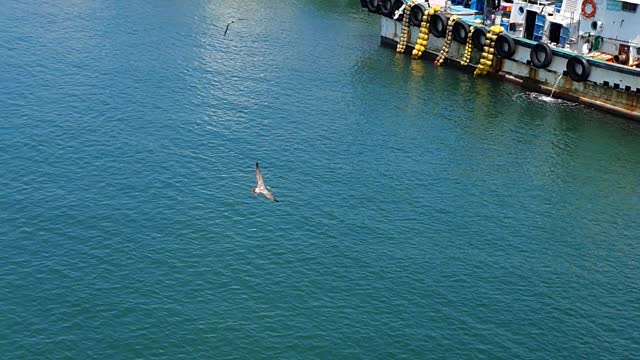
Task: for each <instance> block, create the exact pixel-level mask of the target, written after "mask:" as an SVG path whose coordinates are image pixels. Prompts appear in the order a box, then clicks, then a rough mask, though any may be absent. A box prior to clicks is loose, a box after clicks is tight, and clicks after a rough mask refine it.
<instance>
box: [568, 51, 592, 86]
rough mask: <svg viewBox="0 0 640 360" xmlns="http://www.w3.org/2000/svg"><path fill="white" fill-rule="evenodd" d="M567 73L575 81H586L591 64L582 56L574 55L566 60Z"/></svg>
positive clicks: (589, 73)
mask: <svg viewBox="0 0 640 360" xmlns="http://www.w3.org/2000/svg"><path fill="white" fill-rule="evenodd" d="M567 73H568V74H569V77H570V78H571V80H573V81H575V82H583V81H587V80H588V79H589V75H591V65H590V64H589V61H587V59H585V58H583V57H582V56H579V55H574V56H572V57H571V58H569V60H567Z"/></svg>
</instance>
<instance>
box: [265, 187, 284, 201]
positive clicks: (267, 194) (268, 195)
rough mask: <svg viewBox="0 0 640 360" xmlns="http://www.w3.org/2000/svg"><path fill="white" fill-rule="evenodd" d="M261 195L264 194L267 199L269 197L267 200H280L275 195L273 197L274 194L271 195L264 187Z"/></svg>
mask: <svg viewBox="0 0 640 360" xmlns="http://www.w3.org/2000/svg"><path fill="white" fill-rule="evenodd" d="M262 195H264V197H266V198H267V199H269V200H271V201H273V202H280V201H278V199H276V197H275V196H273V195H272V194H271V193H270V192H269V190H267V189H264V190H263V191H262Z"/></svg>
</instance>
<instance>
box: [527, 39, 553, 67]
mask: <svg viewBox="0 0 640 360" xmlns="http://www.w3.org/2000/svg"><path fill="white" fill-rule="evenodd" d="M529 58H530V59H531V65H532V66H533V67H535V68H538V69H544V68H546V67H547V66H549V64H551V60H553V52H552V51H551V47H550V46H549V45H547V44H545V43H537V44H535V45H533V47H532V48H531V52H530V53H529Z"/></svg>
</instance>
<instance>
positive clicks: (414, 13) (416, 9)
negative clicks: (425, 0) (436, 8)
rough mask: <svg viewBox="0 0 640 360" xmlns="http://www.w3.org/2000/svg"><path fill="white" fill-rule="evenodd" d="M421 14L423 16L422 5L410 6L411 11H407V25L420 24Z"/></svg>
mask: <svg viewBox="0 0 640 360" xmlns="http://www.w3.org/2000/svg"><path fill="white" fill-rule="evenodd" d="M422 16H424V8H423V7H422V5H421V4H415V5H413V7H411V12H410V13H409V25H411V26H420V24H421V23H422Z"/></svg>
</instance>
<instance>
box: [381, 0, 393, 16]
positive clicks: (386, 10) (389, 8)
mask: <svg viewBox="0 0 640 360" xmlns="http://www.w3.org/2000/svg"><path fill="white" fill-rule="evenodd" d="M393 3H394V1H393V0H382V1H381V2H380V13H381V14H382V15H383V16H386V17H388V18H391V19H393V13H394V10H393Z"/></svg>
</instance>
